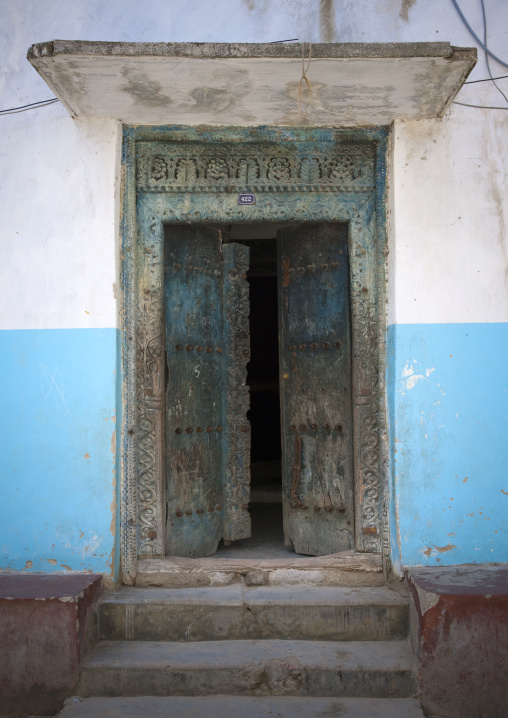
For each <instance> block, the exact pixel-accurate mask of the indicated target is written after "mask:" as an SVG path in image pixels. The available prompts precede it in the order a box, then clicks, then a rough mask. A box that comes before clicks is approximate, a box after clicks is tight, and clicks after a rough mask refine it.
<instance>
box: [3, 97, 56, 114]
mask: <svg viewBox="0 0 508 718" xmlns="http://www.w3.org/2000/svg"><path fill="white" fill-rule="evenodd" d="M55 102H60V100H59V99H58V97H52V98H50V99H49V100H39V102H31V103H30V104H29V105H20V106H19V107H9V109H7V110H0V115H14V114H16V113H18V112H27V111H28V110H37V109H38V108H39V107H46V105H52V104H53V103H55Z"/></svg>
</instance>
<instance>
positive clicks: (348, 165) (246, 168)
mask: <svg viewBox="0 0 508 718" xmlns="http://www.w3.org/2000/svg"><path fill="white" fill-rule="evenodd" d="M309 149H310V150H312V151H311V152H310V153H309V154H308V155H307V156H304V157H301V155H300V156H297V155H291V154H289V153H285V152H284V150H283V149H280V147H279V146H278V145H276V144H275V143H259V144H257V143H256V144H255V145H251V146H249V145H242V146H238V145H227V144H223V145H220V146H217V145H211V146H203V147H202V148H201V149H200V151H199V153H197V152H196V147H195V145H193V144H190V145H185V143H181V142H179V143H144V142H142V143H138V157H137V166H138V172H137V184H138V187H139V189H140V190H141V191H143V192H182V191H185V188H188V189H192V190H202V191H204V192H221V191H232V190H233V189H234V190H237V191H238V192H242V191H244V190H245V189H246V188H248V189H250V190H252V191H263V190H265V191H272V192H273V191H284V192H287V191H301V192H307V191H316V190H317V189H319V190H320V191H323V192H330V191H338V190H339V189H366V188H368V189H371V188H372V187H373V186H374V149H373V147H372V145H369V144H358V145H351V144H348V145H344V146H335V145H333V146H332V147H330V148H327V149H326V150H323V148H322V146H316V147H314V148H312V147H310V148H309Z"/></svg>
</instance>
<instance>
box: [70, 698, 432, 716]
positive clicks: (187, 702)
mask: <svg viewBox="0 0 508 718" xmlns="http://www.w3.org/2000/svg"><path fill="white" fill-rule="evenodd" d="M148 716H149V718H203V716H206V718H225V717H226V718H227V717H228V716H238V717H239V718H262V717H263V716H271V718H295V716H297V718H317V717H318V716H323V717H325V716H326V718H335V717H337V718H339V716H340V718H424V714H423V711H422V709H421V707H420V704H419V702H418V701H417V700H416V699H414V698H340V699H337V698H291V697H288V696H277V697H269V698H253V697H244V696H206V697H204V698H188V697H179V696H172V697H170V698H160V697H154V696H142V697H137V698H123V697H122V698H81V699H80V698H76V697H74V698H70V699H69V700H67V701H66V702H65V706H64V709H63V710H62V712H61V713H60V717H61V718H147V717H148Z"/></svg>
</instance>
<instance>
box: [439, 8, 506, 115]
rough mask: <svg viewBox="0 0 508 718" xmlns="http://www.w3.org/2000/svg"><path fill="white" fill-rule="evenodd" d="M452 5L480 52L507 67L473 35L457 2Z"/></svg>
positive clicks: (473, 32)
mask: <svg viewBox="0 0 508 718" xmlns="http://www.w3.org/2000/svg"><path fill="white" fill-rule="evenodd" d="M452 3H453V5H454V7H455V10H456V11H457V12H458V13H459V16H460V19H461V20H462V22H463V23H464V25H465V26H466V27H467V29H468V30H469V32H470V33H471V35H472V36H473V37H474V39H475V40H476V42H477V43H478V45H479V46H480V47H481V48H482V50H484V51H485V52H486V53H488V54H489V55H490V56H491V57H492V59H493V60H495V61H496V62H499V64H500V65H503V67H508V62H504V61H503V60H500V59H499V57H497V55H494V53H493V52H491V51H490V50H489V48H488V47H487V46H486V45H485V43H483V42H482V41H481V40H480V38H479V37H478V35H477V34H476V33H475V31H474V30H473V28H472V27H471V25H470V24H469V23H468V21H467V20H466V18H465V17H464V14H463V13H462V10H461V9H460V7H459V4H458V2H457V0H452ZM496 109H497V108H496Z"/></svg>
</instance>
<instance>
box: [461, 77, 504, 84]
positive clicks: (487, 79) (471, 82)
mask: <svg viewBox="0 0 508 718" xmlns="http://www.w3.org/2000/svg"><path fill="white" fill-rule="evenodd" d="M507 77H508V75H501V76H500V77H486V78H485V79H484V80H468V81H467V82H465V83H464V85H474V84H475V82H491V80H504V79H505V78H507Z"/></svg>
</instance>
